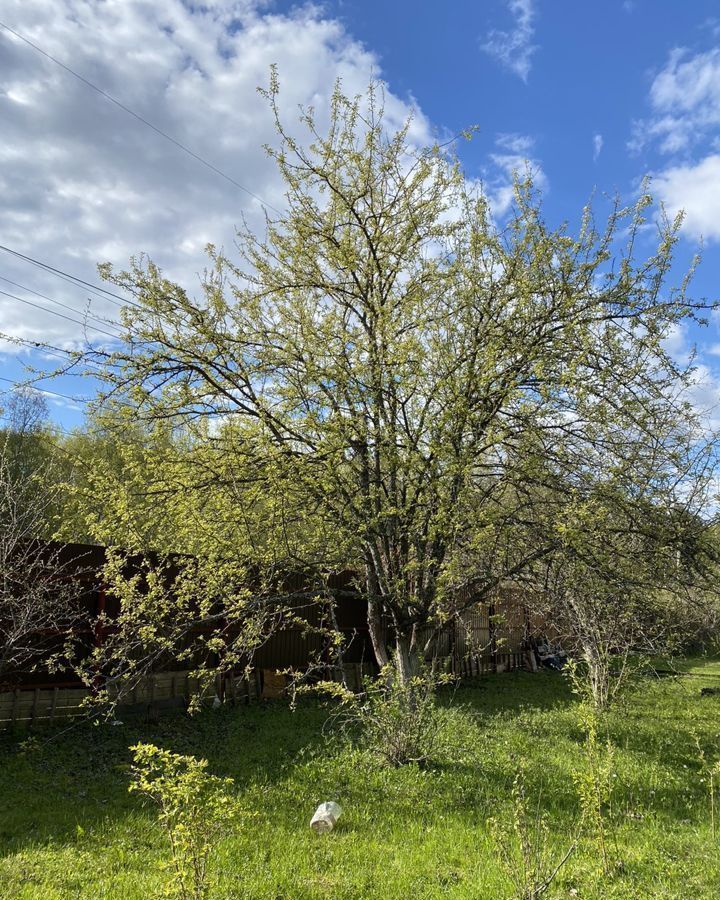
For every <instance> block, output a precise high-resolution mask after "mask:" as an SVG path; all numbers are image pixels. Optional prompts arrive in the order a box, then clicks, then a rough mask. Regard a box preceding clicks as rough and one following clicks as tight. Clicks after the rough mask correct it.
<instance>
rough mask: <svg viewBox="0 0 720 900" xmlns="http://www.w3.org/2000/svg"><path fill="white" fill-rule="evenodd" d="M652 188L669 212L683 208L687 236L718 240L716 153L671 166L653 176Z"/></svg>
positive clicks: (718, 163) (718, 172)
mask: <svg viewBox="0 0 720 900" xmlns="http://www.w3.org/2000/svg"><path fill="white" fill-rule="evenodd" d="M653 187H654V190H655V194H656V196H657V197H658V198H659V199H660V200H662V201H663V203H664V204H665V206H666V207H667V209H668V212H670V213H671V214H672V215H675V214H676V213H678V212H679V211H680V210H684V213H685V220H684V223H683V228H684V229H685V232H686V233H687V234H688V236H690V237H692V238H696V239H698V238H705V239H706V240H720V155H718V154H712V155H710V156H707V157H705V159H703V160H701V161H700V162H699V163H696V164H689V165H679V166H671V167H669V168H667V169H665V170H664V171H662V172H659V173H657V174H655V175H654V176H653Z"/></svg>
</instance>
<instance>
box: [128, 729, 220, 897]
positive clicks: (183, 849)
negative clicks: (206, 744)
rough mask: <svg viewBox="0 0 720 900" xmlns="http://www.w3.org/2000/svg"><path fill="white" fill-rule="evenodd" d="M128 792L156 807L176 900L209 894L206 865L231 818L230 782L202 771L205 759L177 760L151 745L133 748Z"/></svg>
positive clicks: (180, 758) (137, 745)
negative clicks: (167, 848)
mask: <svg viewBox="0 0 720 900" xmlns="http://www.w3.org/2000/svg"><path fill="white" fill-rule="evenodd" d="M130 749H131V750H132V751H133V754H134V755H133V765H132V777H133V781H132V784H131V785H130V788H129V789H130V791H137V792H139V793H141V794H144V795H145V796H146V797H149V798H150V799H151V800H153V801H154V802H155V803H156V804H157V806H158V820H159V822H160V825H161V826H162V828H163V829H164V830H165V832H166V833H167V836H168V838H169V841H170V849H171V852H172V877H171V879H170V882H169V884H168V888H169V893H170V894H171V895H175V896H177V897H180V898H181V900H205V898H207V897H208V896H209V894H210V880H209V877H208V861H209V859H210V854H211V853H212V850H213V846H214V844H215V841H216V839H217V837H218V836H219V834H220V831H221V830H222V831H226V830H227V829H228V828H229V827H230V826H231V825H232V824H233V823H234V822H235V819H236V815H237V804H236V803H235V801H234V799H233V798H232V797H231V796H229V793H228V792H229V788H230V787H231V786H232V784H233V781H232V779H231V778H218V777H217V776H215V775H210V774H208V772H207V764H208V763H207V760H205V759H196V758H195V757H194V756H181V755H180V754H177V753H171V752H170V751H169V750H162V749H161V748H160V747H156V746H155V745H154V744H135V745H134V746H133V747H131V748H130Z"/></svg>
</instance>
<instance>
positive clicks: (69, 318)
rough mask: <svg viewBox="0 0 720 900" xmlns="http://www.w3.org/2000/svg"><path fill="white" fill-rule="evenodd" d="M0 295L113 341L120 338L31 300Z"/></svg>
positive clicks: (4, 294)
mask: <svg viewBox="0 0 720 900" xmlns="http://www.w3.org/2000/svg"><path fill="white" fill-rule="evenodd" d="M0 294H2V295H3V296H4V297H10V298H11V299H12V300H17V301H18V302H19V303H25V304H27V306H34V307H35V309H41V310H42V311H43V312H48V313H52V315H54V316H59V317H60V318H61V319H67V321H68V322H74V323H75V324H76V325H82V326H83V327H84V328H91V329H92V330H93V331H99V332H100V334H105V335H107V336H108V337H110V338H113V340H118V339H119V338H120V335H119V334H111V333H110V332H109V331H104V330H103V329H102V328H98V327H97V326H96V325H89V324H88V323H87V322H83V321H82V319H73V317H72V316H66V315H65V313H61V312H56V311H55V310H54V309H48V307H47V306H43V305H42V304H41V303H33V302H32V300H25V299H23V298H22V297H18V296H17V295H16V294H9V293H8V292H7V291H0Z"/></svg>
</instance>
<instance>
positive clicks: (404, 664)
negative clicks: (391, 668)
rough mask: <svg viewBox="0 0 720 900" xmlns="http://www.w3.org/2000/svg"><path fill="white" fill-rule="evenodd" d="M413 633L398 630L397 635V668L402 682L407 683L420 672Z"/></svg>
mask: <svg viewBox="0 0 720 900" xmlns="http://www.w3.org/2000/svg"><path fill="white" fill-rule="evenodd" d="M413 644H414V642H413V640H412V637H411V635H407V634H404V633H402V632H398V633H397V634H396V636H395V654H394V655H395V670H396V672H397V677H398V680H399V681H400V683H401V684H407V683H408V682H409V681H410V680H411V679H412V678H413V677H414V676H415V675H417V673H418V658H417V655H416V653H415V652H414V647H413Z"/></svg>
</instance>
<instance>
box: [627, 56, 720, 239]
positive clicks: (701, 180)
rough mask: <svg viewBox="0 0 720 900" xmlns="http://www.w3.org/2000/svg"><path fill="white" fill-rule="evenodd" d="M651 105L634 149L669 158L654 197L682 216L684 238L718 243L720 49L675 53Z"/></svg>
mask: <svg viewBox="0 0 720 900" xmlns="http://www.w3.org/2000/svg"><path fill="white" fill-rule="evenodd" d="M648 99H649V104H650V109H651V113H650V115H649V116H648V117H647V118H644V119H641V120H638V121H636V122H635V123H634V127H633V136H632V139H631V141H630V144H629V147H630V149H631V150H632V151H635V152H639V151H640V150H643V149H648V148H653V149H657V151H658V152H659V153H660V154H661V155H662V156H664V157H665V160H666V161H665V163H664V164H663V165H662V166H659V167H658V170H657V171H656V172H655V173H654V175H653V188H654V193H655V194H656V196H657V197H658V199H660V200H662V201H663V202H664V204H665V206H666V207H667V209H668V211H669V212H670V213H671V214H673V215H675V214H676V213H678V212H679V211H681V210H683V211H684V213H685V220H684V223H683V229H684V232H685V234H686V235H687V236H688V237H690V238H693V239H698V238H701V237H703V238H705V239H707V240H709V241H715V240H720V48H713V49H711V50H708V51H705V52H699V53H695V54H691V53H690V52H689V51H688V50H686V49H683V48H676V49H674V50H673V51H672V52H671V53H670V54H669V56H668V59H667V61H666V63H665V65H664V66H663V68H662V69H661V70H660V71H659V72H658V73H657V74H656V75H655V77H654V79H653V81H652V84H651V86H650V92H649V98H648ZM698 148H700V149H701V152H702V155H701V156H699V157H698V156H697V149H698ZM694 151H695V152H694Z"/></svg>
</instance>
